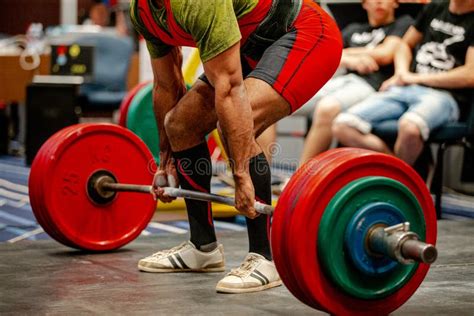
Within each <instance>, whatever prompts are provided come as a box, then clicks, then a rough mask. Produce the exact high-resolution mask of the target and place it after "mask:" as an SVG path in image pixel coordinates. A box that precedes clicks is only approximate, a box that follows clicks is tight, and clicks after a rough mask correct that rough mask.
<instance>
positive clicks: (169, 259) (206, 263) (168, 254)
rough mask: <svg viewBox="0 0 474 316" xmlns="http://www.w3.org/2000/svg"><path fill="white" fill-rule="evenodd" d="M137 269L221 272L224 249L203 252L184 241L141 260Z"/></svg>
mask: <svg viewBox="0 0 474 316" xmlns="http://www.w3.org/2000/svg"><path fill="white" fill-rule="evenodd" d="M138 269H139V270H141V271H146V272H222V271H224V270H225V261H224V247H223V246H222V245H218V246H217V247H216V249H214V250H213V251H210V252H204V251H200V250H198V249H196V247H195V246H194V245H193V244H192V243H191V242H190V241H185V242H183V243H182V244H180V245H179V246H176V247H173V248H171V249H168V250H162V251H158V252H157V253H154V254H152V255H151V256H149V257H146V258H144V259H141V260H140V261H138Z"/></svg>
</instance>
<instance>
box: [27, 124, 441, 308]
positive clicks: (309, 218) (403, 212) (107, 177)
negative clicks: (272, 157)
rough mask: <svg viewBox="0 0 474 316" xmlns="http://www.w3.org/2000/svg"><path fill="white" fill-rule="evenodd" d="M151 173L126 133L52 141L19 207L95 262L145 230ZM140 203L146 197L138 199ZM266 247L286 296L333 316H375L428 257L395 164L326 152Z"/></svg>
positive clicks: (427, 233)
mask: <svg viewBox="0 0 474 316" xmlns="http://www.w3.org/2000/svg"><path fill="white" fill-rule="evenodd" d="M153 167H154V161H153V157H152V155H151V153H150V152H149V151H148V149H147V148H146V145H144V143H143V142H142V141H140V139H139V138H138V137H137V136H135V135H134V134H133V133H131V132H129V131H128V130H126V129H124V128H122V127H119V126H115V125H109V124H79V125H75V126H71V127H67V128H65V129H64V130H61V131H59V132H58V133H56V134H55V135H53V136H52V137H51V138H50V139H49V140H48V141H47V142H46V143H45V144H44V145H43V146H42V148H41V149H40V151H39V152H38V154H37V157H36V158H35V160H34V162H33V165H32V169H31V174H30V179H29V187H30V201H31V205H32V208H33V211H34V213H35V216H36V217H37V219H38V222H39V223H40V224H41V226H42V227H43V228H44V229H45V231H46V232H47V233H48V234H49V235H51V237H53V238H54V239H56V240H57V241H59V242H61V243H63V244H65V245H67V246H71V247H75V248H79V249H85V250H92V251H104V250H112V249H116V248H119V247H121V246H123V245H125V244H127V243H128V242H130V241H131V240H133V239H135V238H136V237H137V236H138V235H139V234H140V233H141V231H142V230H143V229H144V228H145V227H146V226H147V224H148V222H149V221H150V219H151V217H152V215H153V213H154V211H155V208H156V202H155V201H154V200H153V198H152V197H151V192H152V191H151V190H152V187H151V186H149V185H142V184H138V183H151V181H152V178H153V171H152V169H153ZM164 189H165V192H166V193H167V194H168V195H170V196H173V197H183V198H188V199H197V200H203V201H211V202H217V203H223V204H227V205H232V206H233V205H234V198H233V197H228V196H220V195H216V194H210V193H202V192H196V191H189V190H183V189H178V188H168V187H167V188H164ZM141 193H147V194H141ZM255 209H256V210H257V212H259V213H262V214H273V221H272V231H271V245H272V252H273V257H274V261H275V265H276V267H277V269H278V272H279V273H280V276H281V278H282V280H283V282H284V283H285V285H286V286H287V288H288V289H289V290H290V291H291V292H292V293H293V294H294V295H295V296H296V297H297V298H298V299H300V300H301V301H303V302H304V303H306V304H308V305H310V306H312V307H315V308H317V309H321V310H325V311H327V312H330V313H333V314H364V315H367V314H386V313H389V312H391V311H393V310H395V309H396V308H398V307H399V306H400V305H401V304H403V303H404V302H405V301H406V300H408V298H409V297H410V296H411V295H412V294H413V293H414V292H415V291H416V289H417V288H418V286H419V285H420V284H421V282H422V280H423V279H424V276H425V275H426V273H427V271H428V268H429V265H428V264H430V263H432V262H434V261H435V260H436V257H437V251H436V248H435V246H434V243H435V240H436V216H435V212H434V207H433V203H432V200H431V196H430V194H429V192H428V190H427V189H426V186H425V185H424V183H423V181H422V180H421V179H420V178H419V176H418V175H417V174H416V173H415V172H414V171H413V170H412V169H411V168H410V167H409V166H408V165H406V164H405V163H403V162H401V161H400V160H398V159H397V158H394V157H391V156H387V155H383V154H379V153H374V152H370V151H366V150H360V149H353V148H352V149H348V148H346V149H335V150H331V151H328V152H326V153H324V154H322V155H320V156H317V157H315V158H314V159H312V160H311V161H310V162H308V163H307V164H305V165H304V166H302V167H301V168H299V169H298V170H297V172H296V173H295V174H294V176H293V177H292V178H291V180H290V181H289V183H288V185H287V186H286V188H285V190H284V191H283V192H282V195H281V197H280V199H279V202H278V204H277V206H276V207H275V208H273V206H271V205H265V204H261V203H258V202H257V203H256V204H255Z"/></svg>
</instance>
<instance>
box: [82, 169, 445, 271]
mask: <svg viewBox="0 0 474 316" xmlns="http://www.w3.org/2000/svg"><path fill="white" fill-rule="evenodd" d="M107 173H108V172H107V171H104V170H101V171H98V172H97V173H96V174H93V175H92V176H91V179H90V180H89V181H90V182H91V183H90V184H89V187H91V188H93V189H94V190H95V192H90V191H89V197H90V198H91V199H93V201H94V202H96V203H101V201H107V200H108V199H110V198H112V197H114V195H115V193H116V192H137V193H146V194H152V192H153V187H152V186H151V185H140V184H125V183H117V182H116V180H115V178H114V177H113V175H111V174H107ZM162 189H163V190H164V192H165V194H166V195H168V196H171V197H174V198H185V199H192V200H199V201H205V202H215V203H220V204H225V205H229V206H235V198H234V197H230V196H223V195H219V194H212V193H205V192H198V191H193V190H185V189H180V188H173V187H163V188H162ZM96 196H100V197H101V198H102V199H100V200H99V199H96V198H94V197H96ZM254 207H255V210H256V211H257V212H258V213H260V214H266V215H271V214H273V212H274V211H275V208H274V207H273V206H271V205H267V204H264V203H260V202H255V204H254ZM409 228H410V223H408V222H406V223H401V224H398V225H395V226H391V227H377V228H375V229H374V230H373V231H372V232H371V233H370V234H368V240H367V245H368V247H369V248H370V250H372V251H373V252H374V253H376V254H378V255H380V254H382V255H386V256H389V257H390V258H392V259H393V260H396V261H398V262H400V263H403V264H411V263H413V262H414V261H417V262H422V263H428V264H431V263H433V262H435V260H436V258H437V256H438V252H437V250H436V247H435V246H433V245H430V244H426V243H424V242H422V241H420V240H419V237H418V235H417V234H415V233H413V232H410V231H409Z"/></svg>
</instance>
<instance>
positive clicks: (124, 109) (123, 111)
mask: <svg viewBox="0 0 474 316" xmlns="http://www.w3.org/2000/svg"><path fill="white" fill-rule="evenodd" d="M149 83H150V81H145V82H141V83H139V84H137V85H136V86H135V87H133V88H132V90H130V91H129V92H128V93H127V94H126V95H125V98H124V99H123V100H122V103H121V104H120V112H119V113H120V114H119V122H118V125H120V126H122V127H127V114H128V108H129V107H130V104H131V103H132V100H133V98H134V97H135V95H136V94H137V93H138V91H140V89H141V88H143V87H144V86H146V85H147V84H149Z"/></svg>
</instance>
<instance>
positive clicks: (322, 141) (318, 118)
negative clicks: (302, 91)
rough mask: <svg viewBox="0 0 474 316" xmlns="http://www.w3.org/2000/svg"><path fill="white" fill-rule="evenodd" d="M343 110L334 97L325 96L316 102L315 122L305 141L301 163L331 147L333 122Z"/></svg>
mask: <svg viewBox="0 0 474 316" xmlns="http://www.w3.org/2000/svg"><path fill="white" fill-rule="evenodd" d="M340 112H341V104H340V103H339V101H338V100H337V99H335V98H333V97H325V98H323V99H321V101H319V102H318V104H316V108H315V109H314V114H313V123H312V124H311V128H310V130H309V133H308V135H307V136H306V140H305V142H304V147H303V152H302V153H301V158H300V165H302V164H304V163H305V162H306V161H308V160H309V159H311V158H313V157H314V156H316V155H318V154H320V153H322V152H324V151H326V150H328V149H329V146H330V145H331V142H332V138H333V136H332V128H331V127H332V122H333V121H334V119H335V118H336V116H337V115H338V114H339V113H340Z"/></svg>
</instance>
